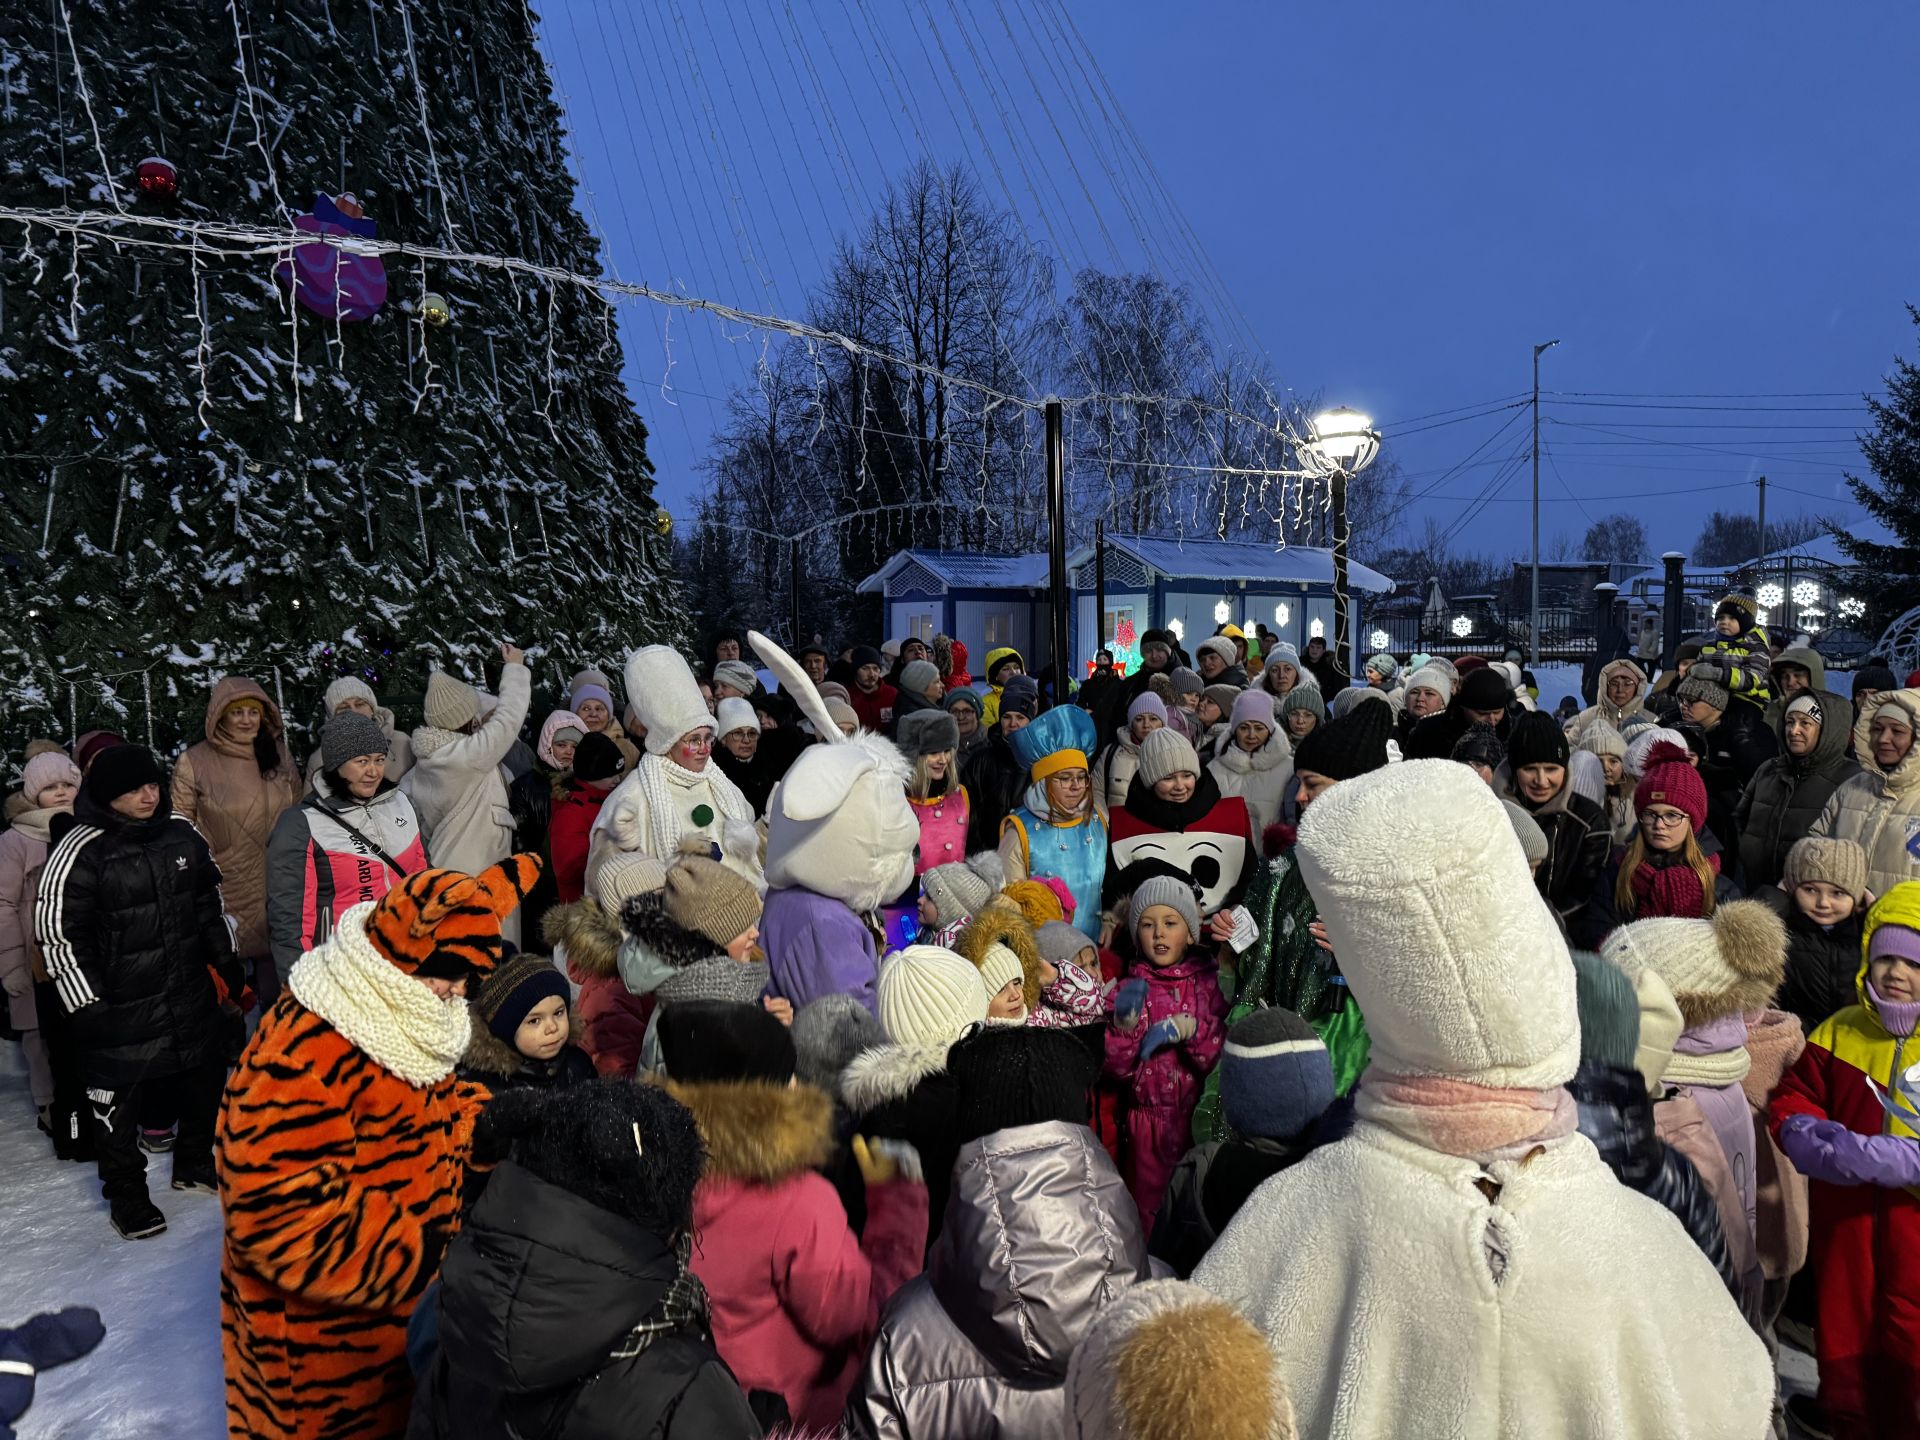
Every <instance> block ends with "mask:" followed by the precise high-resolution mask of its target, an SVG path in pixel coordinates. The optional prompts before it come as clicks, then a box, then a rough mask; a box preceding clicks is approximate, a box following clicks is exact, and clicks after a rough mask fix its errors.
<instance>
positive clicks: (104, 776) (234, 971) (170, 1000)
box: [34, 745, 241, 1240]
mask: <svg viewBox="0 0 1920 1440" xmlns="http://www.w3.org/2000/svg"><path fill="white" fill-rule="evenodd" d="M165 785H166V774H165V772H164V771H163V770H162V769H161V768H160V765H159V764H158V762H156V761H155V760H154V758H153V755H152V752H150V751H148V750H147V749H146V748H145V747H143V746H138V745H121V746H116V747H114V748H113V749H111V750H107V751H104V752H103V753H102V754H101V755H100V757H99V758H98V759H97V760H95V761H94V763H93V766H92V768H91V769H90V770H88V772H87V777H86V779H85V781H84V782H82V785H81V789H80V795H79V798H78V799H77V800H76V801H75V803H74V824H73V827H72V828H71V829H70V830H68V831H67V832H66V834H65V835H64V836H63V837H61V838H60V840H59V841H58V843H56V844H55V846H54V848H53V850H52V852H51V853H50V854H49V855H48V856H47V865H46V870H45V872H44V873H43V875H42V878H41V883H40V893H39V897H38V899H37V900H36V902H35V906H34V934H35V937H36V938H37V940H38V941H39V944H40V947H41V949H42V951H43V952H44V953H45V955H46V962H47V973H48V975H49V976H50V977H51V978H52V981H53V984H54V987H55V989H56V991H57V992H58V994H59V997H60V1003H61V1004H62V1005H63V1006H65V1007H66V1010H67V1012H68V1014H69V1015H70V1016H71V1018H72V1038H73V1043H74V1048H75V1050H76V1051H77V1052H78V1054H79V1057H80V1065H81V1070H82V1073H83V1074H84V1076H85V1079H86V1084H87V1099H88V1102H89V1104H90V1105H91V1107H92V1110H93V1118H94V1153H95V1157H96V1159H97V1160H98V1162H99V1166H100V1188H101V1193H102V1194H103V1195H105V1196H106V1199H107V1202H108V1204H109V1206H110V1207H111V1212H112V1220H113V1226H114V1228H115V1229H116V1230H118V1231H119V1232H120V1234H121V1235H122V1236H124V1237H125V1238H127V1239H129V1240H137V1239H141V1238H144V1237H145V1236H148V1235H158V1234H159V1233H160V1232H161V1231H163V1230H165V1229H166V1228H167V1221H166V1217H165V1216H164V1215H162V1214H161V1213H160V1210H159V1207H157V1206H156V1205H155V1204H154V1203H153V1201H152V1200H151V1199H149V1198H148V1195H147V1179H146V1160H145V1157H144V1156H143V1155H142V1154H141V1153H140V1145H139V1111H140V1104H139V1095H140V1091H141V1090H142V1089H143V1088H144V1087H146V1086H149V1085H155V1084H165V1085H167V1086H168V1087H169V1088H170V1089H171V1090H172V1092H173V1099H174V1102H175V1104H176V1106H177V1110H178V1114H179V1118H180V1134H179V1140H178V1141H177V1143H176V1145H175V1147H174V1152H173V1188H174V1189H176V1190H198V1191H201V1192H203V1193H206V1194H213V1193H214V1192H215V1190H216V1185H215V1179H214V1170H213V1126H214V1116H215V1114H216V1112H217V1111H218V1108H219V1104H220V1087H221V1085H222V1083H223V1082H224V1080H225V1078H226V1060H225V1056H224V1054H223V1052H222V1035H221V1029H222V1027H221V1023H220V1020H221V1015H220V999H219V995H218V991H217V990H216V988H215V983H214V977H215V974H216V972H217V973H218V974H219V976H220V978H221V983H223V984H225V985H226V986H227V988H228V991H229V993H230V994H233V995H238V994H239V993H240V978H241V977H240V970H239V966H238V964H237V963H236V961H235V959H234V950H233V927H232V924H231V922H230V921H229V920H228V919H227V914H226V908H225V906H224V904H223V903H222V901H221V896H220V870H219V867H218V866H216V865H215V864H214V862H213V853H212V851H211V850H209V849H208V848H207V842H206V841H205V840H204V839H203V838H202V837H201V835H200V832H199V831H198V830H196V829H194V827H193V825H192V823H191V822H190V821H188V820H186V819H184V818H183V817H181V816H178V815H175V814H173V813H172V812H171V810H170V809H163V808H162V803H163V802H162V799H161V796H162V795H163V794H164V793H165Z"/></svg>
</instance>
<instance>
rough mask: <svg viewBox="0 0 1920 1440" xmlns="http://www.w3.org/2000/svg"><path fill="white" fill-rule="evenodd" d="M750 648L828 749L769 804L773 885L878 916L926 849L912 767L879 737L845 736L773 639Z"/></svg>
mask: <svg viewBox="0 0 1920 1440" xmlns="http://www.w3.org/2000/svg"><path fill="white" fill-rule="evenodd" d="M747 639H748V641H749V643H751V644H752V646H753V650H754V653H755V654H756V655H757V656H759V658H760V662H761V664H763V665H765V666H766V667H767V668H768V669H769V670H771V671H772V672H773V673H774V675H775V676H776V677H777V678H778V679H779V682H780V689H781V692H782V693H783V694H786V695H788V696H791V697H792V699H793V700H794V701H795V702H796V703H797V704H798V705H799V706H800V709H801V711H802V712H803V713H804V714H805V715H806V717H807V718H808V719H809V720H811V721H812V722H813V728H814V730H815V732H816V733H817V734H819V736H820V737H821V741H822V743H821V744H818V745H809V746H808V747H807V748H806V749H805V750H803V751H801V752H800V758H799V759H797V760H795V761H794V762H793V767H792V768H791V769H790V770H788V771H787V774H786V778H785V779H783V780H782V781H781V782H780V783H779V785H777V786H776V787H775V788H774V791H773V795H772V797H771V798H770V799H769V800H768V801H767V866H766V874H767V884H768V886H769V887H771V888H774V889H789V888H799V889H803V890H811V891H813V892H814V893H815V894H818V895H825V896H827V897H828V898H829V899H833V900H838V901H840V902H841V903H842V904H843V905H845V906H846V907H847V908H848V909H850V910H853V911H856V912H858V913H860V914H866V913H867V912H869V911H872V910H876V909H878V908H879V907H880V905H881V904H882V902H884V901H887V900H891V899H892V898H893V897H894V896H896V895H898V894H899V893H900V892H901V891H903V890H905V889H906V888H907V882H908V881H909V880H911V879H912V878H913V856H914V850H915V848H916V847H917V846H918V845H919V843H920V822H919V821H918V820H916V819H915V818H914V814H913V807H912V806H911V805H909V804H908V803H907V794H906V782H907V777H908V775H909V773H910V769H909V767H908V765H907V762H906V759H905V758H904V757H903V756H902V755H901V754H900V752H899V751H898V750H897V749H895V748H894V746H893V745H892V743H891V742H889V741H887V740H884V739H882V738H881V737H880V736H878V735H875V734H873V733H872V732H870V731H866V730H859V731H856V732H855V733H854V734H853V735H851V736H843V735H842V734H841V733H840V727H839V726H838V725H836V724H835V723H834V721H833V717H832V716H831V715H829V714H828V713H827V707H826V705H825V703H824V702H823V701H822V700H821V699H820V694H819V692H818V691H817V690H815V689H814V688H813V682H812V681H811V680H810V679H808V678H807V673H806V671H804V670H802V669H801V668H800V667H799V666H798V665H796V664H795V663H794V662H793V660H792V659H791V658H790V657H789V656H788V655H787V652H786V651H784V650H782V649H781V648H780V647H779V646H778V645H776V644H774V643H773V642H772V641H771V640H769V639H768V638H767V637H766V636H764V635H761V634H759V633H757V632H752V631H750V632H748V635H747Z"/></svg>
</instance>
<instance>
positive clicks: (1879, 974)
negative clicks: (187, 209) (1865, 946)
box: [1867, 955, 1920, 1004]
mask: <svg viewBox="0 0 1920 1440" xmlns="http://www.w3.org/2000/svg"><path fill="white" fill-rule="evenodd" d="M1867 979H1869V980H1871V981H1872V982H1873V993H1874V994H1876V995H1878V996H1879V997H1880V998H1881V999H1882V1000H1892V1001H1895V1002H1896V1003H1899V1004H1906V1003H1908V1002H1910V1001H1913V1000H1920V965H1915V964H1914V963H1913V962H1912V961H1911V960H1903V959H1901V958H1900V957H1899V956H1898V955H1882V956H1881V957H1880V958H1879V959H1877V960H1872V961H1869V962H1868V964H1867Z"/></svg>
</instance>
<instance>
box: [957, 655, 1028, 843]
mask: <svg viewBox="0 0 1920 1440" xmlns="http://www.w3.org/2000/svg"><path fill="white" fill-rule="evenodd" d="M1039 713H1040V687H1039V686H1037V685H1036V684H1034V682H1033V681H1032V680H1031V679H1029V678H1028V677H1027V676H1025V675H1016V676H1014V678H1013V679H1012V680H1010V681H1009V682H1008V683H1007V687H1006V689H1005V690H1003V691H1002V692H1001V694H1000V718H999V719H998V720H996V721H994V722H993V731H992V733H991V734H990V735H989V736H988V738H987V743H986V744H985V745H982V746H981V747H980V748H979V749H978V750H975V751H974V752H973V754H972V755H971V756H969V757H968V759H967V763H966V765H965V766H964V767H963V768H962V770H961V772H960V783H961V784H963V785H965V786H966V787H967V801H968V804H969V806H970V809H969V811H968V815H967V853H968V854H969V855H972V854H974V853H976V852H977V851H981V850H994V849H998V848H999V845H1000V825H1001V822H1002V821H1004V820H1005V819H1006V818H1007V816H1009V815H1011V814H1012V813H1013V811H1014V807H1015V806H1017V805H1019V803H1020V799H1021V797H1022V796H1023V795H1025V794H1026V793H1027V767H1026V766H1024V765H1022V764H1021V763H1020V762H1019V761H1018V760H1016V759H1014V756H1013V747H1012V746H1011V745H1009V744H1008V743H1007V737H1008V736H1009V735H1011V734H1012V733H1013V732H1014V731H1015V730H1018V729H1020V728H1021V727H1022V726H1024V725H1026V724H1027V722H1028V721H1030V720H1032V719H1033V718H1034V717H1035V716H1036V715H1038V714H1039Z"/></svg>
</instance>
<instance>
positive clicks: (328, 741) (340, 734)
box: [320, 710, 393, 770]
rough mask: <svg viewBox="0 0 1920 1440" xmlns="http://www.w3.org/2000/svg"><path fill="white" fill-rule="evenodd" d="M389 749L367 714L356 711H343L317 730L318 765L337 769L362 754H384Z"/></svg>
mask: <svg viewBox="0 0 1920 1440" xmlns="http://www.w3.org/2000/svg"><path fill="white" fill-rule="evenodd" d="M392 749H393V742H392V741H391V740H389V739H388V738H387V732H386V731H384V730H382V729H381V728H380V722H379V721H378V720H375V719H374V718H373V717H372V716H371V715H362V714H361V713H360V712H359V711H358V710H343V711H341V712H340V713H339V714H338V715H336V716H334V717H333V718H332V719H331V720H329V721H327V723H326V725H325V726H324V727H322V729H321V731H320V766H321V768H322V769H325V770H338V769H339V768H340V767H341V766H342V765H344V764H346V763H347V761H349V760H357V759H359V758H360V757H361V756H362V755H385V754H387V753H388V752H390V751H391V750H392Z"/></svg>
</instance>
